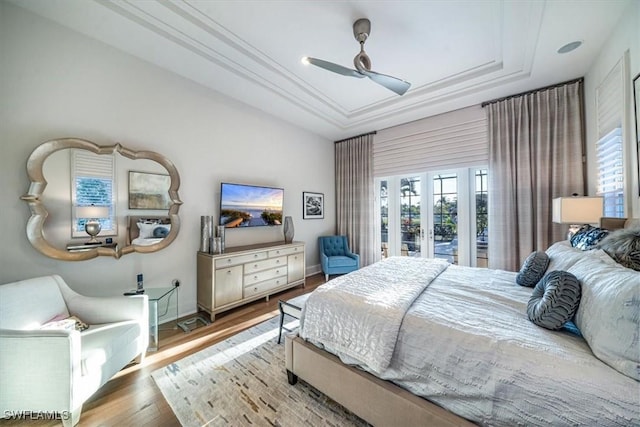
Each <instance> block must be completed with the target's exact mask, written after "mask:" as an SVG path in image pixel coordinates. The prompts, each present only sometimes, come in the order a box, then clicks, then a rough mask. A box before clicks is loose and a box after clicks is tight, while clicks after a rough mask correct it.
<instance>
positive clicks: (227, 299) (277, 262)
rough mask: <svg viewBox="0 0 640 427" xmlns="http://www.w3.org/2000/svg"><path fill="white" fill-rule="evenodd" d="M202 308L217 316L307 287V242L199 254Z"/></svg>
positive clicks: (262, 244)
mask: <svg viewBox="0 0 640 427" xmlns="http://www.w3.org/2000/svg"><path fill="white" fill-rule="evenodd" d="M197 256H198V263H197V264H198V267H197V268H198V297H197V300H198V308H199V309H200V310H203V311H205V312H207V313H209V315H210V316H211V321H212V322H213V321H214V320H215V315H216V314H217V313H221V312H223V311H226V310H229V309H232V308H234V307H238V306H240V305H242V304H246V303H248V302H250V301H255V300H257V299H260V298H266V300H267V301H268V300H269V296H270V295H272V294H274V293H277V292H280V291H283V290H285V289H288V288H291V287H293V286H297V285H302V286H304V273H305V258H304V243H303V242H292V243H284V242H275V243H261V244H257V245H249V246H238V247H234V248H233V247H232V248H227V249H226V250H225V252H224V253H223V254H208V253H204V252H198V255H197Z"/></svg>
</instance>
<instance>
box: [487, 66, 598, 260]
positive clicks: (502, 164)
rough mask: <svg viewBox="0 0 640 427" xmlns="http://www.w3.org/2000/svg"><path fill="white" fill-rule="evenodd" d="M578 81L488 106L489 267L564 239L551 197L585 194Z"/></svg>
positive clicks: (526, 254) (582, 122)
mask: <svg viewBox="0 0 640 427" xmlns="http://www.w3.org/2000/svg"><path fill="white" fill-rule="evenodd" d="M583 104H584V97H583V81H582V79H580V80H579V81H575V82H572V83H568V84H563V85H558V86H556V87H552V88H547V89H542V90H539V91H535V92H532V93H527V94H524V95H517V96H513V97H509V98H508V99H504V100H499V101H496V102H492V103H490V104H489V105H487V107H486V109H487V118H488V127H489V267H490V268H500V269H505V270H511V271H517V270H518V269H519V268H520V266H521V264H522V262H523V261H524V259H525V258H526V257H527V256H528V255H529V254H530V253H531V252H532V251H534V250H545V249H546V248H547V247H548V246H549V245H550V244H551V243H553V242H555V241H558V240H562V239H563V238H564V231H566V230H565V229H564V228H563V227H561V226H559V225H554V224H552V222H551V203H552V202H551V201H552V199H553V198H555V197H560V196H570V195H571V194H573V193H577V194H579V195H584V194H585V189H586V184H585V183H586V177H585V168H584V163H583V158H584V139H585V135H584V105H583Z"/></svg>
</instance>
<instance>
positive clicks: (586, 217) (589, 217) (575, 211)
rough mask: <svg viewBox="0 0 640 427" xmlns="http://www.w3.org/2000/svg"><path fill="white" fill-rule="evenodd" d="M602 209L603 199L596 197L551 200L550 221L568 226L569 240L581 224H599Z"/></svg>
mask: <svg viewBox="0 0 640 427" xmlns="http://www.w3.org/2000/svg"><path fill="white" fill-rule="evenodd" d="M603 209H604V199H603V198H602V197H598V196H584V197H580V196H575V195H574V196H572V197H558V198H556V199H553V204H552V221H553V222H555V223H557V224H569V234H568V235H567V238H568V239H571V236H573V235H574V234H575V233H576V232H577V231H578V230H579V229H580V227H581V226H582V225H583V224H597V223H599V222H600V218H601V217H602V212H603Z"/></svg>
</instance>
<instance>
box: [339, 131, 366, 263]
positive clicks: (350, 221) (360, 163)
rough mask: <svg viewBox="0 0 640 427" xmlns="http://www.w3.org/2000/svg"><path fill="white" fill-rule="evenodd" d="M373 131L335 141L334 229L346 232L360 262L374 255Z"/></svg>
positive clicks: (340, 233)
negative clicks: (335, 227)
mask: <svg viewBox="0 0 640 427" xmlns="http://www.w3.org/2000/svg"><path fill="white" fill-rule="evenodd" d="M372 147H373V134H367V135H361V136H357V137H355V138H351V139H348V140H345V141H341V142H337V143H336V144H335V162H336V222H337V233H338V234H339V235H346V236H347V240H348V242H349V247H350V248H351V250H352V251H353V252H355V253H357V254H359V255H360V266H361V267H364V266H366V265H369V264H372V263H373V262H374V261H375V259H374V256H375V251H374V248H375V235H374V220H373V213H374V208H373V207H374V194H373V167H372V163H373V160H372V159H373V148H372Z"/></svg>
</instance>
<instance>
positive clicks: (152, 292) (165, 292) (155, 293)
mask: <svg viewBox="0 0 640 427" xmlns="http://www.w3.org/2000/svg"><path fill="white" fill-rule="evenodd" d="M176 289H178V287H177V286H171V287H168V288H145V289H144V295H147V296H148V297H149V318H150V320H151V322H152V324H151V325H149V329H150V334H151V339H152V340H151V342H149V349H148V350H149V351H156V350H158V341H159V340H160V336H159V335H158V302H159V301H160V300H162V299H164V298H167V310H168V309H169V300H168V298H169V296H170V295H171V294H172V293H174V292H175V291H176ZM177 321H178V303H177V302H176V322H177Z"/></svg>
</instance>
